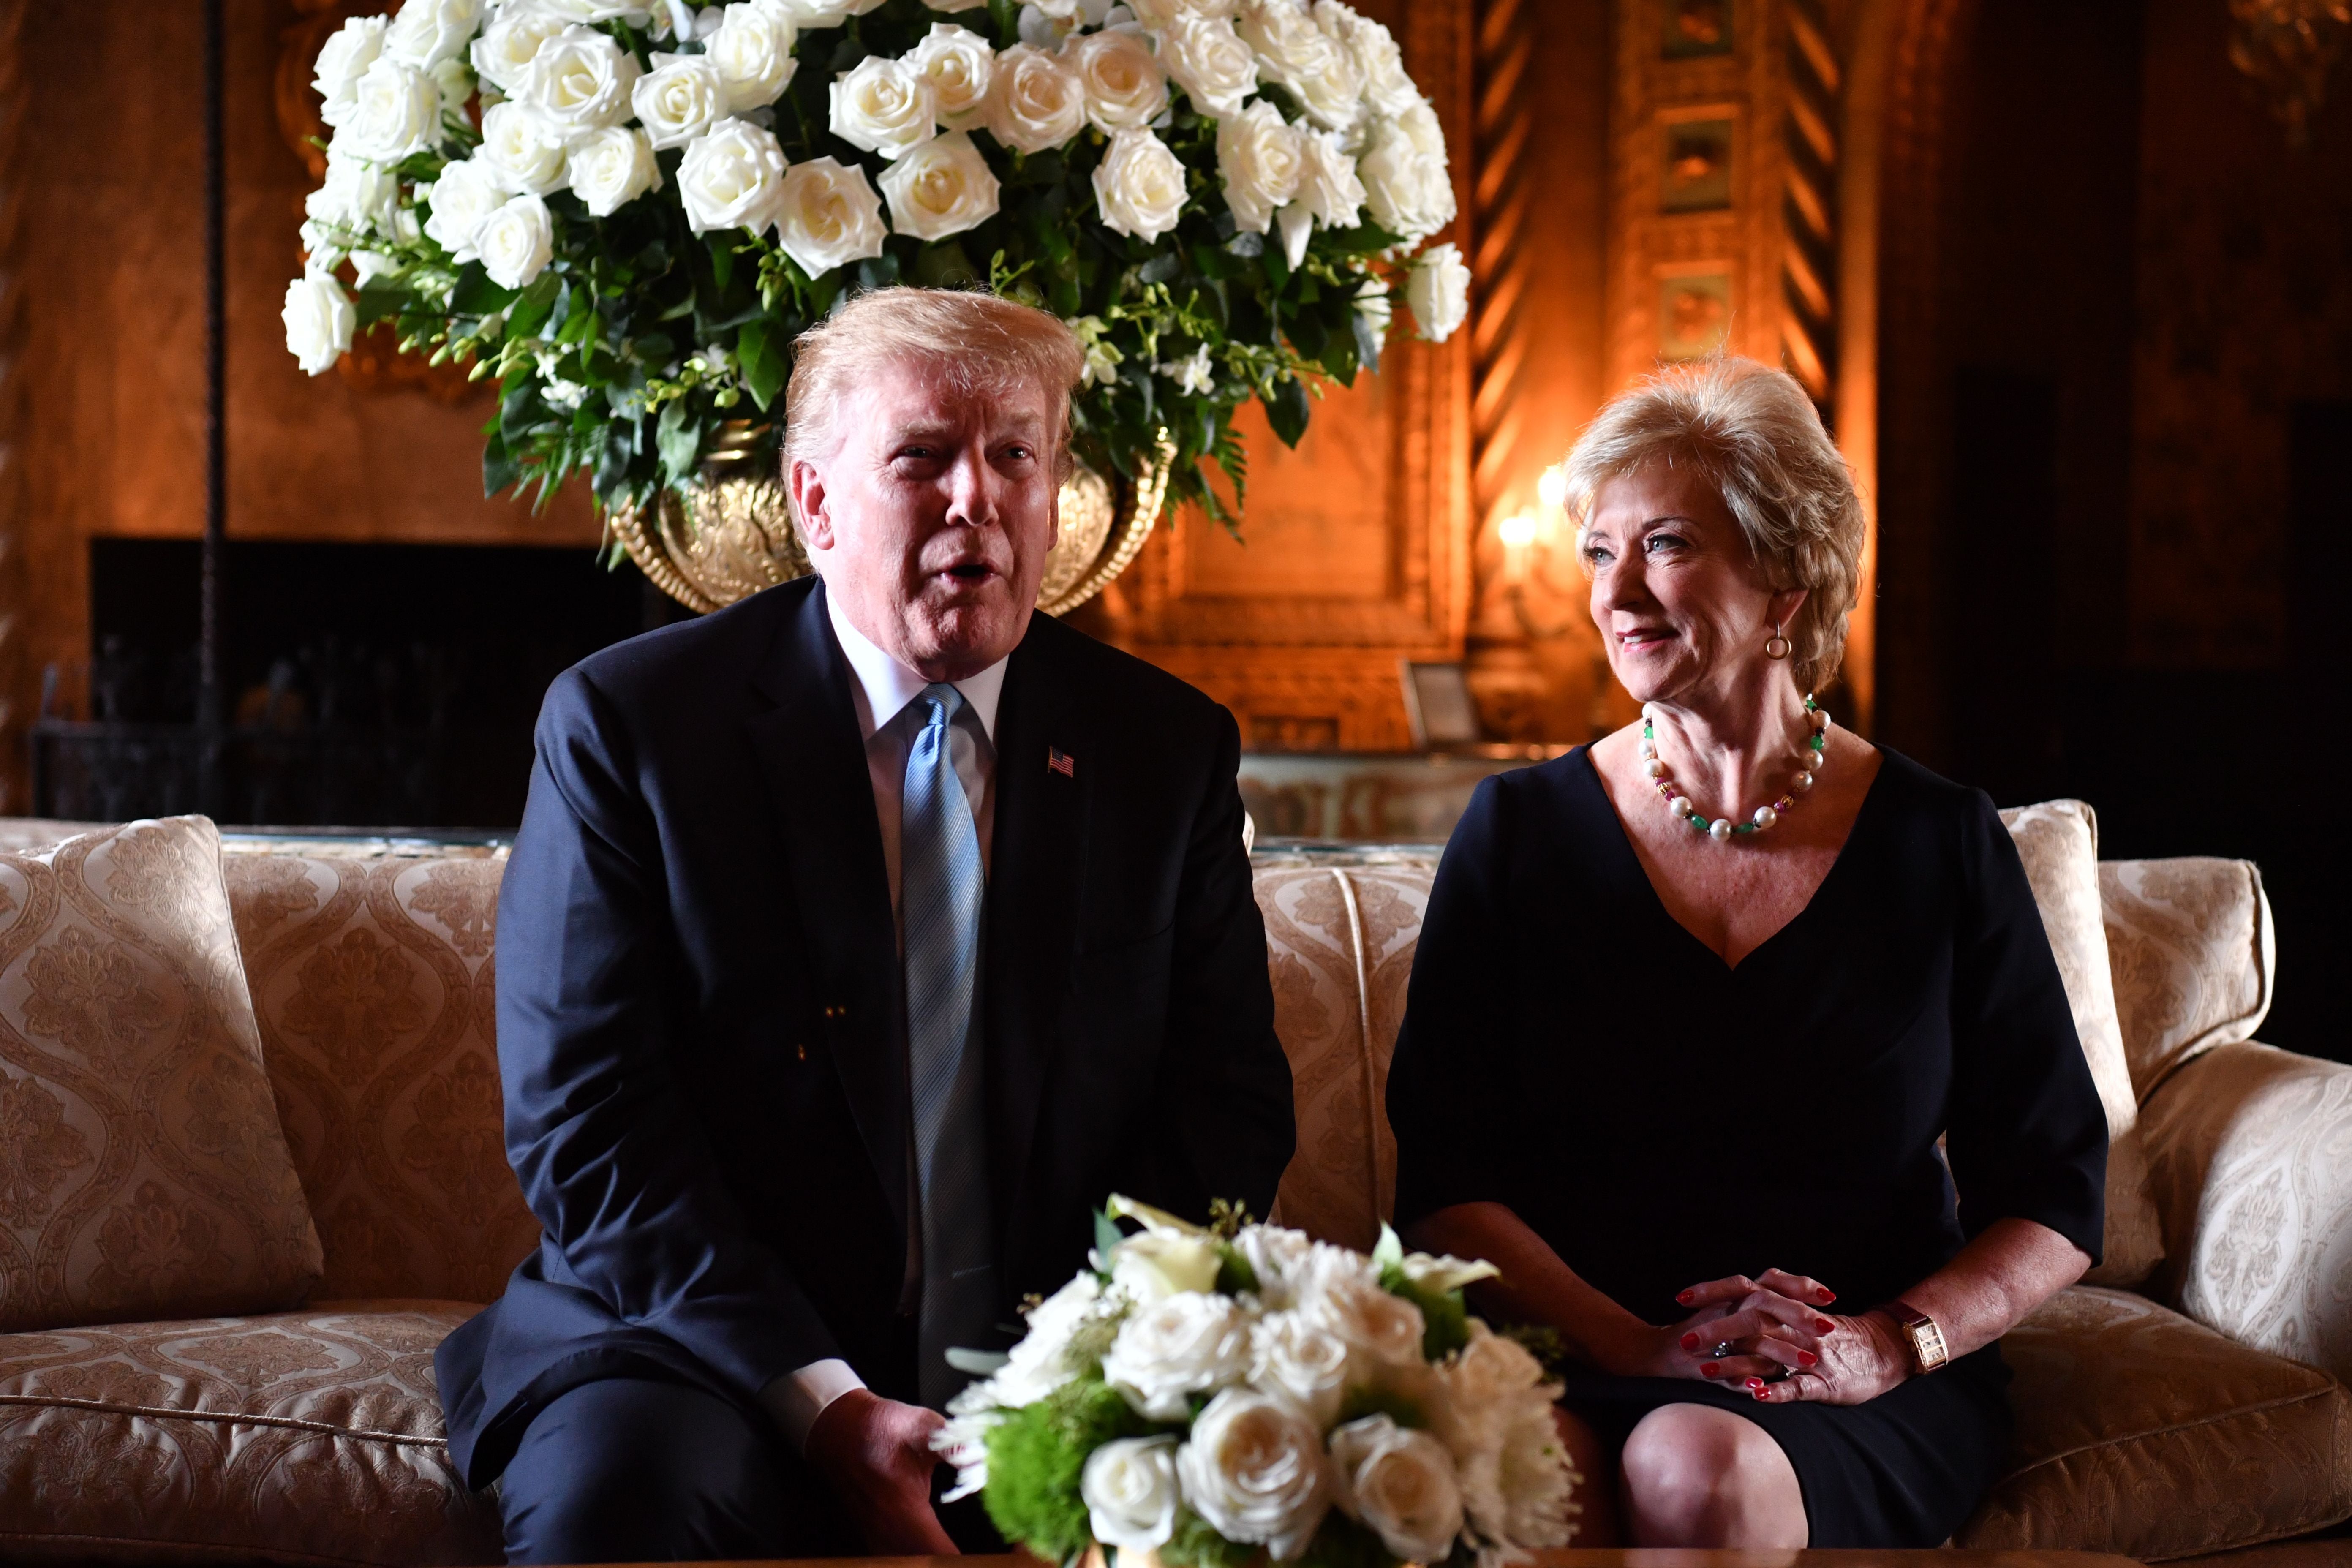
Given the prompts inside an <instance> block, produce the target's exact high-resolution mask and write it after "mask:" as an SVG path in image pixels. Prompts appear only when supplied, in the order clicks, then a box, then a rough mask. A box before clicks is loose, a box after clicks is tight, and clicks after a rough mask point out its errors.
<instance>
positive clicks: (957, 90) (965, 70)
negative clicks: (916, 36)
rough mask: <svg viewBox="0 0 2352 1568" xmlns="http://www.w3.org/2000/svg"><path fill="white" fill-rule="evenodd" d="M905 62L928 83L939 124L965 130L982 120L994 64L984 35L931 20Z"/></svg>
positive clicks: (993, 54) (986, 107)
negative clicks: (920, 40) (921, 39)
mask: <svg viewBox="0 0 2352 1568" xmlns="http://www.w3.org/2000/svg"><path fill="white" fill-rule="evenodd" d="M983 3H985V0H983ZM933 9H935V10H936V9H938V7H936V6H934V7H933ZM907 63H908V65H909V66H912V67H913V68H915V70H916V71H917V73H918V74H919V75H920V76H921V77H922V79H924V80H925V81H928V82H929V83H930V84H931V105H932V107H933V109H934V110H937V111H938V113H939V117H940V124H942V125H944V126H946V127H947V128H948V129H950V131H969V130H971V128H972V127H974V126H976V125H981V124H984V123H985V122H986V121H987V118H988V84H989V79H990V78H991V77H992V76H993V75H994V69H993V68H994V66H995V63H996V51H995V50H994V49H992V48H990V47H988V40H987V39H986V38H983V37H981V36H980V35H979V34H978V33H975V32H973V31H971V29H970V28H968V27H959V26H956V25H955V24H954V23H952V22H934V23H932V24H931V30H930V32H929V34H927V35H926V36H925V37H924V38H923V41H922V42H921V43H919V44H917V45H916V46H915V47H914V48H913V49H912V50H910V51H909V52H908V55H907Z"/></svg>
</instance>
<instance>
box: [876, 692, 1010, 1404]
mask: <svg viewBox="0 0 2352 1568" xmlns="http://www.w3.org/2000/svg"><path fill="white" fill-rule="evenodd" d="M916 702H917V703H918V704H919V705H920V706H921V708H922V709H924V710H926V711H925V713H924V719H923V727H922V730H921V731H920V732H919V733H918V734H917V735H916V737H915V743H914V745H913V746H912V747H911V748H909V749H908V752H907V787H906V791H905V794H904V795H902V796H901V800H900V818H899V823H900V837H899V845H900V856H899V900H900V902H899V908H900V910H902V911H903V914H904V917H905V922H906V932H907V957H906V966H907V1063H908V1076H909V1078H910V1079H911V1080H912V1086H913V1089H914V1107H915V1169H916V1175H917V1178H918V1181H919V1184H920V1188H921V1192H920V1194H919V1201H920V1203H921V1205H922V1237H923V1303H922V1320H921V1324H920V1328H919V1342H920V1351H921V1357H922V1360H921V1365H920V1369H919V1379H920V1388H921V1393H922V1400H923V1403H924V1404H925V1405H929V1406H931V1407H932V1408H934V1409H938V1408H940V1407H942V1406H944V1405H946V1404H947V1402H948V1400H949V1398H950V1396H952V1395H953V1394H955V1393H956V1392H957V1391H958V1390H960V1389H961V1388H962V1386H963V1385H964V1384H965V1383H967V1382H969V1381H970V1379H969V1378H968V1377H966V1376H965V1375H964V1374H962V1373H958V1372H956V1371H955V1370H954V1369H953V1368H951V1367H950V1366H949V1365H948V1363H947V1352H948V1351H950V1349H953V1348H954V1347H956V1346H959V1345H964V1346H972V1347H981V1346H984V1345H985V1344H986V1343H987V1337H988V1334H989V1331H990V1329H991V1326H992V1322H993V1321H994V1318H995V1308H996V1300H995V1296H996V1289H995V1286H996V1270H995V1248H994V1247H993V1246H992V1238H991V1236H990V1228H991V1226H990V1219H989V1203H988V1143H987V1129H986V1111H985V1108H984V1104H983V1087H982V1086H983V1081H984V1080H983V1077H982V1065H981V1046H980V1041H981V1031H980V1009H979V1005H978V1004H979V994H980V933H981V910H982V901H983V900H984V899H985V897H986V894H987V890H988V878H987V873H986V872H985V871H984V870H983V869H982V867H981V862H980V834H979V830H978V829H977V828H976V827H975V826H974V825H973V822H972V808H971V801H970V800H969V799H967V798H966V797H965V795H964V792H963V781H962V780H961V779H960V778H958V777H957V776H956V771H955V763H954V761H953V759H952V758H951V757H950V755H949V746H948V722H949V721H950V720H951V719H953V718H954V717H955V713H956V710H958V709H960V708H961V707H962V706H963V696H962V694H961V692H959V691H957V690H956V689H955V688H954V687H952V686H949V685H946V684H943V683H942V684H938V685H932V686H927V687H925V688H924V689H923V694H922V695H921V696H920V697H919V698H917V699H916Z"/></svg>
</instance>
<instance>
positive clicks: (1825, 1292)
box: [1822, 1287, 1837, 1307]
mask: <svg viewBox="0 0 2352 1568" xmlns="http://www.w3.org/2000/svg"><path fill="white" fill-rule="evenodd" d="M1834 1300H1837V1292H1836V1291H1834V1290H1832V1289H1828V1288H1827V1287H1823V1289H1822V1306H1824V1307H1826V1306H1828V1305H1829V1304H1830V1303H1831V1302H1832V1301H1834Z"/></svg>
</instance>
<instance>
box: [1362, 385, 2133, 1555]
mask: <svg viewBox="0 0 2352 1568" xmlns="http://www.w3.org/2000/svg"><path fill="white" fill-rule="evenodd" d="M1569 473H1570V510H1571V514H1572V517H1573V519H1574V521H1576V523H1577V525H1578V530H1579V531H1578V536H1577V537H1578V543H1579V548H1580V551H1581V552H1582V556H1583V561H1584V563H1585V566H1586V569H1587V570H1588V571H1589V572H1590V574H1591V583H1592V587H1591V608H1592V618H1593V623H1594V625H1595V626H1597V627H1598V628H1599V631H1600V633H1601V641H1602V643H1603V644H1604V646H1605V647H1607V649H1608V654H1609V660H1610V665H1611V668H1612V669H1613V670H1614V671H1615V672H1616V675H1617V678H1618V679H1620V680H1621V681H1622V682H1623V683H1624V685H1625V688H1626V689H1627V690H1629V691H1630V692H1632V693H1633V696H1634V697H1635V698H1637V699H1638V700H1640V701H1641V702H1642V704H1643V719H1642V720H1641V721H1637V722H1636V723H1634V724H1633V725H1630V726H1628V727H1627V728H1625V729H1623V730H1621V731H1618V732H1616V733H1615V734H1612V735H1610V736H1608V737H1607V738H1606V739H1604V740H1601V741H1599V742H1595V743H1594V744H1592V745H1591V746H1586V747H1580V748H1579V749H1577V750H1576V751H1574V752H1570V753H1569V754H1568V755H1567V756H1565V757H1562V758H1560V759H1559V761H1557V762H1554V763H1548V764H1546V765H1544V766H1542V767H1538V768H1529V769H1527V770H1524V771H1522V772H1518V773H1509V774H1506V775H1503V776H1502V777H1499V778H1495V779H1490V780H1488V781H1487V782H1486V784H1484V785H1482V786H1481V788H1480V790H1479V792H1478V795H1477V796H1476V798H1475V800H1474V801H1473V802H1472V804H1471V806H1470V809H1469V812H1468V814H1467V816H1465V818H1464V819H1463V822H1462V825H1461V826H1460V827H1459V828H1458V829H1457V830H1456V831H1455V833H1454V838H1453V841H1452V843H1451V844H1449V845H1448V846H1447V848H1446V852H1445V858H1444V863H1443V864H1442V865H1441V867H1440V868H1439V870H1438V873H1437V881H1436V886H1435V888H1434V889H1433V893H1432V896H1431V900H1430V905H1429V915H1428V921H1427V924H1426V926H1425V928H1424V930H1423V936H1422V942H1421V948H1420V952H1419V955H1418V957H1417V959H1416V962H1415V963H1414V966H1413V974H1412V989H1411V993H1410V995H1409V1000H1408V1004H1407V1010H1406V1017H1405V1023H1404V1028H1403V1032H1402V1036H1401V1037H1400V1038H1399V1040H1398V1043H1397V1052H1396V1059H1395V1064H1394V1068H1393V1069H1392V1072H1391V1078H1390V1080H1389V1100H1388V1103H1389V1115H1390V1119H1391V1121H1392V1122H1393V1124H1394V1127H1395V1130H1396V1136H1397V1145H1398V1178H1397V1215H1398V1219H1399V1221H1400V1222H1401V1223H1402V1224H1403V1225H1404V1226H1406V1229H1407V1233H1408V1234H1409V1235H1411V1236H1412V1238H1413V1240H1414V1241H1415V1243H1416V1244H1417V1245H1420V1246H1423V1247H1429V1248H1432V1249H1433V1250H1439V1251H1448V1252H1454V1253H1457V1254H1460V1255H1463V1256H1466V1257H1479V1258H1492V1259H1494V1260H1495V1261H1496V1263H1498V1264H1500V1265H1501V1267H1502V1269H1503V1278H1502V1279H1500V1280H1498V1281H1496V1282H1494V1283H1493V1284H1491V1285H1489V1286H1487V1287H1485V1288H1484V1289H1486V1296H1485V1297H1484V1298H1483V1300H1482V1304H1483V1306H1484V1307H1485V1309H1486V1310H1488V1311H1489V1312H1491V1313H1493V1314H1495V1315H1496V1316H1498V1317H1504V1318H1509V1319H1516V1320H1518V1321H1529V1322H1535V1323H1540V1324H1546V1325H1549V1327H1551V1328H1552V1329H1554V1330H1556V1331H1558V1333H1559V1336H1560V1339H1561V1341H1562V1342H1563V1344H1564V1346H1565V1348H1566V1351H1567V1352H1568V1365H1567V1367H1566V1369H1565V1370H1566V1381H1567V1384H1568V1396H1567V1398H1566V1399H1565V1400H1564V1401H1563V1402H1562V1406H1563V1408H1562V1415H1561V1430H1562V1434H1563V1436H1564V1437H1565V1438H1566V1439H1567V1440H1568V1442H1569V1444H1570V1447H1571V1448H1572V1449H1573V1450H1574V1451H1575V1452H1576V1454H1577V1456H1578V1458H1579V1459H1580V1465H1581V1467H1582V1468H1583V1469H1584V1471H1585V1473H1586V1474H1587V1476H1588V1477H1591V1478H1592V1484H1589V1485H1588V1486H1587V1488H1586V1489H1585V1492H1584V1497H1585V1502H1586V1515H1585V1525H1586V1529H1585V1531H1584V1532H1583V1533H1582V1535H1581V1536H1580V1540H1579V1542H1578V1544H1579V1545H1606V1544H1612V1543H1617V1542H1623V1543H1628V1544H1633V1545H1643V1546H1650V1545H1656V1546H1671V1545H1682V1546H1726V1547H1757V1548H1786V1547H1801V1546H1808V1545H1811V1546H1815V1547H1841V1546H1843V1547H1898V1546H1933V1545H1936V1544H1937V1543H1938V1542H1942V1541H1944V1540H1946V1539H1948V1537H1949V1536H1950V1534H1951V1533H1952V1531H1954V1530H1955V1529H1957V1528H1958V1526H1959V1525H1960V1524H1961V1522H1962V1521H1964V1520H1966V1518H1967V1517H1968V1515H1969V1512H1970V1511H1971V1510H1973V1509H1974V1508H1975V1507H1976V1505H1977V1503H1978V1502H1979V1500H1980V1499H1981V1498H1982V1496H1983V1494H1984V1491H1985V1489H1987V1487H1989V1486H1990V1483H1991V1481H1992V1479H1994V1477H1995V1476H1996V1475H1997V1474H1998V1473H1999V1468H2000V1465H2001V1464H2002V1463H2003V1461H2004V1459H2005V1458H2006V1450H2007V1447H2008V1439H2009V1427H2010V1418H2009V1411H2008V1406H2007V1401H2006V1394H2005V1392H2004V1391H2005V1387H2006V1384H2007V1382H2008V1373H2007V1371H2006V1369H2005V1368H2004V1367H2003V1366H2002V1364H2001V1360H2000V1349H1999V1344H1998V1342H1999V1340H2000V1336H2001V1334H2002V1333H2004V1332H2005V1331H2008V1330H2009V1329H2010V1328H2011V1326H2012V1325H2013V1324H2015V1323H2016V1322H2017V1321H2018V1320H2019V1319H2021V1317H2023V1316H2024V1315H2025V1314H2026V1313H2027V1312H2029V1311H2031V1310H2032V1309H2033V1308H2034V1307H2035V1306H2037V1305H2039V1304H2040V1303H2041V1302H2042V1301H2043V1300H2046V1299H2048V1297H2049V1296H2050V1295H2051V1294H2052V1293H2053V1292H2054V1291H2056V1290H2057V1289H2060V1288H2061V1287H2063V1286H2064V1285H2067V1284H2069V1283H2071V1282H2072V1281H2073V1280H2074V1279H2076V1278H2077V1277H2079V1276H2080V1275H2081V1274H2082V1272H2083V1270H2084V1268H2087V1267H2088V1266H2089V1265H2090V1264H2091V1263H2092V1262H2093V1261H2094V1260H2095V1258H2096V1257H2097V1254H2098V1249H2099V1239H2100V1226H2101V1218H2102V1203H2101V1194H2102V1182H2103V1178H2104V1172H2105V1160H2106V1123H2105V1119H2104V1117H2103V1116H2102V1114H2101V1111H2100V1107H2099V1100H2098V1097H2097V1095H2096V1093H2095V1091H2094V1089H2093V1088H2092V1085H2091V1079H2090V1075H2089V1072H2088V1069H2087V1068H2085V1066H2084V1060H2083V1053H2082V1049H2081V1047H2080V1044H2079V1042H2078V1041H2077V1039H2076V1037H2075V1034H2074V1023H2073V1018H2072V1015H2071V1013H2070V1012H2069V1010H2068V1007H2067V1004H2066V996H2065V993H2064V991H2063V989H2062V988H2061V986H2060V984H2059V978H2058V970H2057V965H2056V963H2055V961H2054V960H2053V957H2052V955H2051V952H2050V946H2049V942H2048V940H2047V939H2046V937H2045V936H2044V935H2043V933H2042V921H2041V918H2040V916H2039V914H2038V913H2037V911H2036V910H2035V907H2034V903H2033V899H2032V893H2031V891H2030V890H2029V889H2028V887H2027V885H2026V880H2025V874H2024V871H2023V868H2021V865H2020V864H2019V861H2018V858H2017V854H2016V851H2015V850H2014V849H2013V848H2012V847H2011V844H2010V840H2009V836H2008V835H2007V834H2006V833H2005V832H2004V831H2003V830H2002V828H2001V825H2000V820H1999V818H1998V817H1996V816H1995V815H1994V813H1993V808H1992V804H1991V802H1990V801H1989V800H1987V799H1986V798H1985V796H1984V795H1982V794H1981V793H1979V792H1978V791H1974V790H1969V789H1966V788H1963V787H1961V786H1959V785H1957V784H1950V783H1948V782H1946V781H1945V780H1943V779H1940V778H1938V777H1937V776H1936V775H1935V774H1933V773H1929V772H1927V770H1926V769H1925V768H1922V767H1920V766H1918V765H1917V764H1916V763H1912V762H1909V761H1907V760H1906V759H1905V758H1903V757H1901V756H1898V755H1896V754H1895V753H1894V752H1889V751H1887V750H1885V748H1883V747H1877V746H1874V745H1872V744H1871V743H1870V742H1866V741H1864V739H1862V737H1860V736H1859V735H1856V734H1854V733H1853V731H1849V730H1847V729H1844V728H1843V727H1842V726H1841V725H1839V724H1837V723H1836V722H1835V721H1834V720H1833V719H1832V717H1831V716H1830V714H1828V713H1827V712H1826V711H1825V710H1822V708H1821V707H1820V706H1819V705H1818V704H1817V703H1816V702H1815V701H1814V700H1812V699H1811V697H1810V696H1809V694H1810V693H1813V692H1816V691H1818V690H1819V689H1821V688H1822V687H1823V686H1825V685H1826V684H1827V683H1828V681H1829V679H1831V677H1832V675H1833V674H1834V673H1835V672H1836V669H1837V667H1838V660H1839V657H1840V654H1841V652H1842V651H1843V645H1844V641H1845V626H1846V616H1847V612H1848V611H1849V610H1850V609H1851V607H1852V606H1853V602H1854V594H1855V584H1856V581H1857V577H1858V572H1859V561H1860V556H1861V552H1862V542H1863V519H1862V511H1861V507H1860V505H1859V503H1858V502H1857V500H1856V499H1855V496H1854V491H1853V483H1852V480H1851V479H1850V478H1849V477H1848V474H1847V472H1846V469H1845V466H1844V464H1843V462H1842V461H1841V460H1840V458H1839V457H1838V453H1837V450H1836V448H1835V447H1833V446H1832V444H1831V442H1830V440H1829V437H1828V435H1827V433H1826V432H1825V431H1824V430H1823V429H1822V424H1821V420H1820V418H1819V416H1817V415H1816V414H1815V413H1814V411H1813V407H1812V405H1811V403H1810V402H1809V401H1808V400H1807V399H1806V397H1805V395H1804V393H1803V391H1802V390H1801V388H1800V387H1799V386H1798V385H1797V384H1796V383H1795V382H1794V381H1792V380H1790V378H1789V377H1788V376H1787V375H1785V374H1781V373H1780V372H1778V371H1773V370H1768V369H1767V368H1765V367H1764V366H1762V365H1759V364H1756V363H1751V362H1748V361H1746V360H1736V359H1724V360H1717V361H1712V362H1708V363H1700V364H1696V365H1692V366H1686V367H1681V368H1676V369H1672V370H1668V371H1665V372H1663V373H1661V374H1659V375H1657V376H1656V377H1654V379H1652V380H1651V381H1650V382H1648V383H1646V384H1643V385H1642V386H1640V387H1638V388H1636V389H1635V390H1633V392H1631V393H1628V394H1627V395H1624V396H1622V397H1621V398H1619V399H1618V400H1617V401H1615V402H1614V403H1612V404H1611V405H1609V406H1608V407H1607V408H1605V409H1603V410H1602V411H1601V416H1600V417H1599V418H1598V419H1597V420H1596V421H1595V422H1594V423H1593V425H1592V426H1591V428H1590V429H1589V430H1588V431H1587V432H1586V433H1585V435H1584V437H1583V438H1582V439H1581V440H1580V441H1579V442H1578V443H1577V446H1576V449H1575V451H1574V452H1573V453H1571V454H1570V459H1569ZM1947 1133H1948V1163H1947V1160H1946V1158H1945V1157H1944V1155H1943V1154H1942V1153H1940V1152H1939V1151H1938V1148H1937V1140H1938V1138H1939V1137H1941V1136H1944V1135H1946V1134H1947ZM1955 1184H1957V1189H1958V1200H1957V1201H1956V1199H1955V1195H1954V1194H1955ZM1612 1478H1613V1480H1612Z"/></svg>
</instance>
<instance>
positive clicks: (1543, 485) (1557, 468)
mask: <svg viewBox="0 0 2352 1568" xmlns="http://www.w3.org/2000/svg"><path fill="white" fill-rule="evenodd" d="M1536 500H1539V501H1541V502H1543V509H1544V510H1546V511H1558V510H1559V509H1560V508H1562V507H1564V506H1566V505H1567V504H1568V465H1567V464H1566V463H1554V464H1553V465H1552V466H1551V467H1550V468H1546V469H1545V470H1544V471H1543V477H1542V478H1541V479H1538V480H1536Z"/></svg>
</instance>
